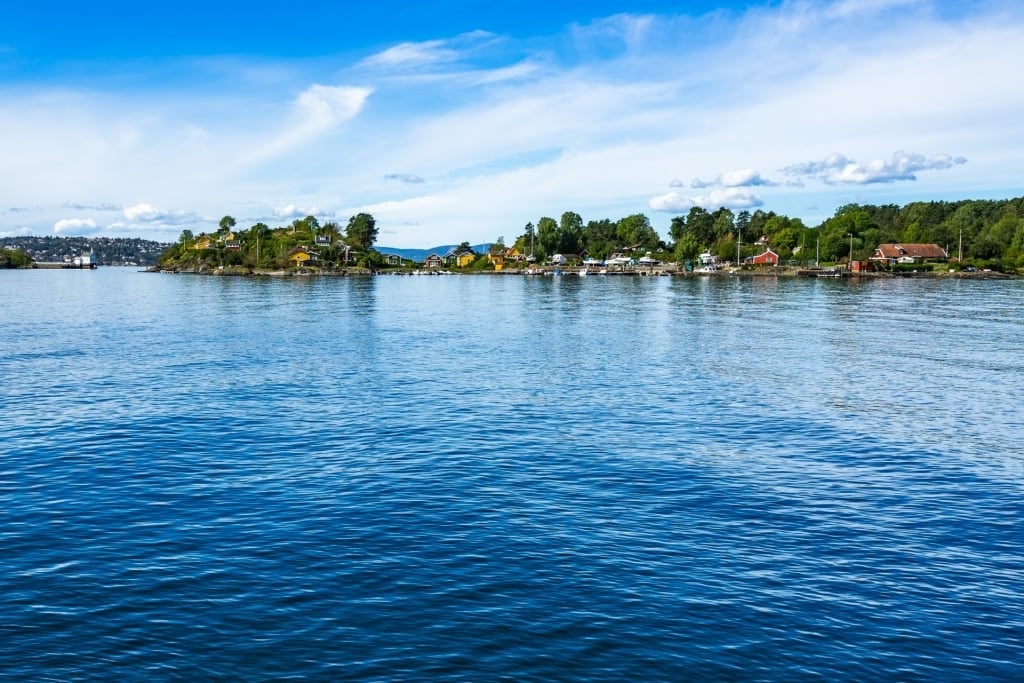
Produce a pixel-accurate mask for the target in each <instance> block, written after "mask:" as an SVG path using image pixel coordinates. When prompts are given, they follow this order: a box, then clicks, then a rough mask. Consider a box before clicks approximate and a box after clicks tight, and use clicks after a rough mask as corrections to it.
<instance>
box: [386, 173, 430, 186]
mask: <svg viewBox="0 0 1024 683" xmlns="http://www.w3.org/2000/svg"><path fill="white" fill-rule="evenodd" d="M384 180H397V181H398V182H401V183H410V184H414V185H416V184H419V183H422V182H424V180H423V178H421V177H419V176H418V175H413V174H412V173H388V174H387V175H386V176H384Z"/></svg>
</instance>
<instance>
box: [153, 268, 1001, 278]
mask: <svg viewBox="0 0 1024 683" xmlns="http://www.w3.org/2000/svg"><path fill="white" fill-rule="evenodd" d="M527 270H529V271H530V272H527ZM583 270H584V269H582V268H570V269H566V268H564V267H558V266H542V267H537V268H532V269H516V270H499V271H494V270H470V271H459V270H454V271H450V270H445V271H436V270H427V269H415V270H401V269H385V270H378V271H372V270H369V269H366V268H346V269H341V270H336V271H325V270H320V269H281V268H277V269H273V270H262V269H261V270H254V269H251V268H245V269H242V268H218V269H212V270H211V269H198V270H188V269H174V268H161V267H160V266H152V267H150V268H147V269H145V270H143V271H140V272H144V273H160V274H170V275H205V276H209V277H251V278H289V277H301V278H306V277H379V276H399V277H404V276H409V277H413V276H416V277H436V276H445V275H469V276H479V275H483V276H520V277H535V276H540V277H565V276H569V277H581V276H585V277H682V278H702V277H716V278H717V277H774V278H791V277H792V278H811V279H817V278H824V279H892V278H917V279H921V278H936V279H938V278H942V279H946V278H952V279H962V280H1014V279H1019V278H1020V276H1019V275H1015V274H1011V273H1000V272H995V271H943V270H928V271H921V272H917V271H912V272H899V273H890V272H850V271H847V270H845V269H813V268H796V267H790V266H784V267H775V268H761V269H751V270H744V269H738V270H718V271H712V272H697V271H691V272H686V271H679V270H676V269H672V268H664V267H652V268H646V269H640V268H634V269H628V270H606V271H605V272H600V271H598V270H592V269H586V274H585V275H581V273H582V271H583Z"/></svg>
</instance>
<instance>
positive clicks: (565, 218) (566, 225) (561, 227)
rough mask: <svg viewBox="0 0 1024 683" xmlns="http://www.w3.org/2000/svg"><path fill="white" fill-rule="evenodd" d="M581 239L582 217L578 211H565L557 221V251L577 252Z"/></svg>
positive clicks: (565, 252)
mask: <svg viewBox="0 0 1024 683" xmlns="http://www.w3.org/2000/svg"><path fill="white" fill-rule="evenodd" d="M582 241H583V219H582V218H580V215H579V214H578V213H575V212H573V211H566V212H565V213H563V214H562V218H561V220H560V221H559V223H558V251H559V253H562V254H578V253H580V251H581V247H582Z"/></svg>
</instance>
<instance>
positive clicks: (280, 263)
mask: <svg viewBox="0 0 1024 683" xmlns="http://www.w3.org/2000/svg"><path fill="white" fill-rule="evenodd" d="M377 233H378V228H377V222H376V220H375V219H374V217H373V216H371V215H370V214H367V213H360V214H356V215H355V216H352V217H351V218H350V219H349V221H348V224H347V225H346V226H345V227H344V228H343V227H341V225H339V224H338V223H336V222H334V221H327V222H325V223H320V221H319V220H318V219H317V218H316V217H314V216H306V217H305V218H297V219H295V220H294V221H292V222H291V223H290V224H288V225H285V226H280V227H277V228H271V227H270V226H268V225H267V224H266V223H256V224H255V225H252V226H251V227H249V228H246V229H236V221H235V219H234V218H233V217H231V216H224V217H223V218H222V219H221V220H220V223H219V225H218V229H217V231H216V232H214V233H211V234H207V233H199V234H198V235H196V234H194V233H193V232H192V231H191V230H184V231H182V233H181V236H180V237H179V238H178V241H177V243H175V244H174V245H172V246H171V247H170V248H168V249H167V250H166V251H164V253H163V254H162V255H161V256H160V265H161V266H165V267H171V266H174V267H184V268H202V267H203V266H208V267H213V266H240V267H247V268H286V267H288V266H289V265H291V261H290V258H291V255H292V253H293V252H294V250H295V249H296V248H297V247H305V248H309V249H311V250H313V251H315V252H316V253H317V258H318V261H317V262H318V263H321V264H323V265H325V266H339V265H347V264H353V265H361V266H368V267H375V266H378V265H380V264H381V262H382V260H383V257H382V256H381V255H380V254H378V253H377V252H376V251H375V250H374V249H373V244H374V243H375V242H376V240H377ZM318 238H319V239H318ZM318 241H319V242H322V244H318Z"/></svg>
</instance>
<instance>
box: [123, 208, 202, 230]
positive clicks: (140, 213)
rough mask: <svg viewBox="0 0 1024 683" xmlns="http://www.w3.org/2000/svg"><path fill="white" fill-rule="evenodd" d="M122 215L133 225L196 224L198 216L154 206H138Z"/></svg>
mask: <svg viewBox="0 0 1024 683" xmlns="http://www.w3.org/2000/svg"><path fill="white" fill-rule="evenodd" d="M121 213H122V215H123V216H124V217H125V218H126V219H128V220H129V221H131V222H133V223H161V224H165V225H178V224H181V223H190V222H194V221H195V220H196V219H197V216H196V215H195V214H194V213H188V212H186V211H164V210H162V209H158V208H156V207H155V206H153V205H152V204H146V203H142V204H136V205H135V206H128V207H125V208H124V209H123V210H122V212H121Z"/></svg>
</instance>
